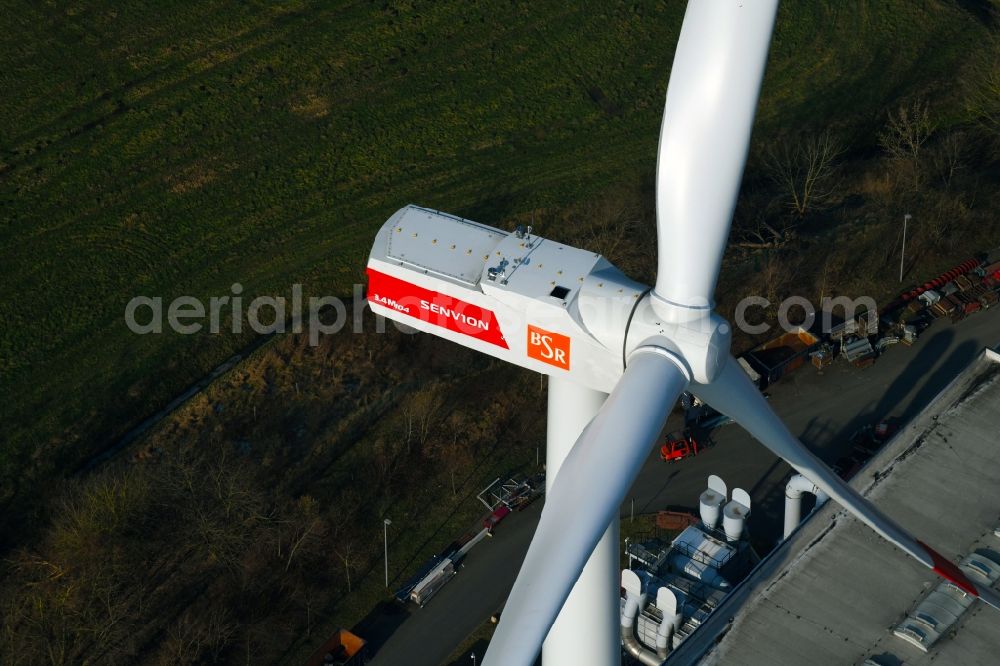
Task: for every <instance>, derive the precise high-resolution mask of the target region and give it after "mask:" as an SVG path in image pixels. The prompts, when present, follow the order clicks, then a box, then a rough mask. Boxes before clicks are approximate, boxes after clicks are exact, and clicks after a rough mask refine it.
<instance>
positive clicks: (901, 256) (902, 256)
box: [899, 213, 913, 282]
mask: <svg viewBox="0 0 1000 666" xmlns="http://www.w3.org/2000/svg"><path fill="white" fill-rule="evenodd" d="M912 219H913V216H912V215H910V214H909V213H907V214H906V215H904V216H903V251H902V252H900V253H899V281H900V282H902V281H903V261H904V260H905V259H906V223H907V222H909V221H910V220H912Z"/></svg>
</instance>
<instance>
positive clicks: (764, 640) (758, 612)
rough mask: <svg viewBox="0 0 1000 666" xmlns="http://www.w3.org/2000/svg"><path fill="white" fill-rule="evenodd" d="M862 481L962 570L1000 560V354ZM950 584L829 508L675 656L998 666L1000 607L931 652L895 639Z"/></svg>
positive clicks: (979, 609)
mask: <svg viewBox="0 0 1000 666" xmlns="http://www.w3.org/2000/svg"><path fill="white" fill-rule="evenodd" d="M852 485H853V486H854V487H855V488H857V489H858V490H860V491H861V492H862V493H863V494H864V495H866V496H867V497H868V498H869V499H871V500H872V501H873V502H874V503H875V504H877V505H878V506H879V507H880V508H881V509H882V510H883V511H885V512H886V513H887V514H888V515H890V516H892V517H893V518H895V519H897V520H898V521H899V523H900V524H902V525H903V526H904V527H905V528H907V529H908V530H910V531H911V532H912V533H913V534H915V535H916V536H917V537H918V538H920V539H922V540H924V541H925V542H926V543H928V544H930V545H931V546H932V547H934V548H935V549H937V550H938V551H939V552H941V553H942V554H943V555H945V556H946V557H949V558H952V559H953V561H954V562H955V563H956V564H957V563H959V562H960V561H961V560H963V559H965V558H966V557H967V556H968V555H970V554H972V553H976V552H977V551H978V552H979V553H984V552H985V553H987V554H988V555H989V556H990V557H991V558H992V559H993V560H994V561H997V562H1000V536H997V535H996V534H995V530H996V529H997V528H998V527H1000V355H998V354H997V353H995V352H993V351H989V350H987V351H984V352H983V353H982V354H980V355H979V356H978V357H977V359H976V360H975V361H973V363H972V364H971V365H970V366H969V367H968V368H967V369H966V370H965V371H963V372H962V374H960V375H959V376H958V377H957V378H956V379H955V380H954V381H953V382H952V383H951V384H950V385H949V386H948V388H946V389H945V390H944V391H943V392H942V393H941V394H940V395H939V396H938V397H937V398H935V400H934V401H933V402H932V403H931V404H930V405H929V406H928V407H927V408H926V409H925V410H924V411H923V412H921V413H920V414H919V415H918V416H917V417H916V418H915V419H914V420H913V421H912V422H911V423H910V424H908V425H907V426H906V427H905V428H904V429H903V430H902V431H901V432H900V433H899V434H898V435H897V436H896V437H895V438H894V439H893V440H892V441H891V442H889V444H888V445H887V446H886V447H885V449H883V450H882V451H880V452H879V453H878V454H877V455H876V456H875V457H874V458H873V459H872V460H871V461H870V463H869V464H868V465H867V466H866V467H865V468H864V469H863V470H862V471H861V472H860V473H859V474H858V475H857V476H856V477H855V478H854V479H853V481H852ZM973 559H975V558H973ZM989 561H990V560H987V563H989ZM939 582H940V579H939V578H938V577H937V576H935V575H934V574H933V573H932V572H931V571H929V570H927V569H925V568H923V567H922V566H921V565H919V564H917V563H916V562H914V561H913V560H911V559H910V558H909V557H908V556H907V555H906V554H904V553H903V552H902V551H900V550H899V549H897V548H895V547H894V546H892V545H891V544H889V543H888V542H887V541H885V540H884V539H882V538H881V537H879V536H877V535H876V534H875V533H874V532H873V531H872V530H870V529H869V528H868V527H867V526H865V525H864V524H862V523H860V522H859V521H858V520H856V519H855V518H854V517H852V516H850V515H849V514H847V513H846V512H845V511H844V510H843V509H841V508H840V507H839V506H837V505H836V504H835V503H834V502H829V503H827V504H826V505H825V506H824V507H823V508H822V509H820V511H818V512H816V514H815V515H814V516H813V517H812V518H811V519H810V520H809V521H808V522H806V523H805V524H803V525H802V526H801V527H800V529H799V530H798V531H797V532H795V533H794V534H793V535H792V537H791V538H790V539H789V540H788V541H787V542H786V543H785V544H783V545H782V546H781V547H779V548H778V549H777V550H776V552H775V553H773V554H772V556H770V557H768V558H767V559H766V560H765V561H764V563H762V565H761V566H760V567H759V568H758V570H757V571H756V572H755V573H754V574H753V575H752V576H751V577H750V578H749V579H748V580H747V581H746V582H745V583H744V585H743V586H741V587H740V588H738V589H737V590H736V591H735V592H734V593H733V594H732V595H731V597H730V598H729V599H727V600H726V602H724V603H723V605H722V606H721V607H720V608H719V610H718V611H717V612H716V613H715V614H714V615H713V617H712V619H711V620H710V621H709V623H706V625H704V626H703V627H702V628H701V629H699V631H698V632H696V633H695V635H693V636H691V637H690V638H689V639H688V640H687V641H686V642H685V643H684V644H683V645H682V646H681V647H680V648H679V649H678V651H677V652H676V653H675V654H674V655H672V657H674V658H676V659H677V660H678V662H682V663H694V662H695V661H697V660H698V659H699V658H700V659H701V663H703V664H741V665H743V666H752V665H754V664H761V665H766V666H776V665H777V666H780V665H781V664H789V665H792V664H794V665H798V664H804V663H838V664H864V663H869V664H883V665H886V666H888V665H897V664H904V663H905V664H907V666H910V665H911V664H931V663H936V664H986V663H996V659H997V654H998V653H1000V611H997V610H994V609H992V608H989V607H987V606H986V605H985V604H983V603H982V602H980V601H975V602H974V603H973V604H972V605H971V607H969V609H968V611H967V612H964V614H962V615H961V616H960V617H959V619H958V620H957V621H955V623H954V625H953V626H951V627H949V628H948V629H947V631H944V632H942V633H941V635H940V638H938V640H937V641H936V642H935V643H934V644H933V645H931V646H930V647H929V648H927V651H926V652H925V651H923V650H922V649H920V648H919V647H917V646H916V645H915V644H914V643H912V642H909V641H907V640H904V639H902V638H900V637H898V636H896V635H894V634H893V630H894V629H895V628H897V627H898V626H900V625H905V624H906V623H907V618H908V616H910V614H912V613H916V616H919V617H923V615H922V611H921V610H918V608H917V607H918V605H919V604H920V602H921V601H924V600H925V599H927V598H928V597H929V596H930V595H931V593H932V592H934V591H935V590H937V588H938V585H939ZM933 600H934V599H933V598H932V599H931V601H932V602H933ZM930 605H931V606H933V604H930ZM927 607H928V606H927V605H925V606H923V607H922V608H923V609H926V608H927ZM911 619H912V618H911ZM866 660H868V661H867V662H866ZM678 662H673V661H670V662H668V663H678Z"/></svg>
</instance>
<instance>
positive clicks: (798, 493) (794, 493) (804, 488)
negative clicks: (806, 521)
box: [781, 474, 830, 539]
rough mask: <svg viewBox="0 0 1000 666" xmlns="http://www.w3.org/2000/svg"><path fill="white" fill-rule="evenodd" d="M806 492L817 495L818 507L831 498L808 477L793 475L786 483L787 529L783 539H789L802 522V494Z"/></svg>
mask: <svg viewBox="0 0 1000 666" xmlns="http://www.w3.org/2000/svg"><path fill="white" fill-rule="evenodd" d="M805 493H809V494H811V495H813V496H815V497H816V508H817V509H818V508H819V507H821V506H823V504H824V503H825V502H826V501H827V500H828V499H830V496H829V495H827V494H826V493H825V492H823V490H822V489H821V488H820V487H819V486H817V485H816V484H814V483H813V482H812V481H810V480H809V479H807V478H806V477H804V476H802V475H801V474H794V475H792V478H790V479H788V483H787V484H785V529H784V533H783V534H782V537H781V538H782V539H787V538H788V535H790V534H791V533H792V532H794V531H795V528H796V527H798V526H799V523H800V522H802V495H803V494H805Z"/></svg>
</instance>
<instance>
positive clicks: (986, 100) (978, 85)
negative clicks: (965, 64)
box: [965, 38, 1000, 139]
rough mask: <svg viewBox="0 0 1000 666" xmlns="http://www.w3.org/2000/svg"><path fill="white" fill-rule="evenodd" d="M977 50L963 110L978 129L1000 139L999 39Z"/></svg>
mask: <svg viewBox="0 0 1000 666" xmlns="http://www.w3.org/2000/svg"><path fill="white" fill-rule="evenodd" d="M977 50H978V51H979V53H978V56H979V59H978V62H977V63H976V64H975V66H974V67H973V68H972V76H971V80H970V81H969V83H968V86H967V87H968V89H969V93H968V97H967V98H966V100H965V108H966V110H967V111H969V113H971V114H972V117H973V118H975V119H976V122H977V123H978V124H979V125H980V127H982V128H983V129H984V130H986V132H988V133H989V134H990V135H991V136H993V137H994V138H998V139H1000V39H996V38H994V39H993V41H992V42H991V43H990V44H988V45H986V46H985V47H984V48H982V49H977Z"/></svg>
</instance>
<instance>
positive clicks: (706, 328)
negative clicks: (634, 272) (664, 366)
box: [625, 293, 732, 384]
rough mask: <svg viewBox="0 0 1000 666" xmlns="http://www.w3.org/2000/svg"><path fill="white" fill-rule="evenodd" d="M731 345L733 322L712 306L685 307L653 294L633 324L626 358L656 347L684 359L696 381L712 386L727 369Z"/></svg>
mask: <svg viewBox="0 0 1000 666" xmlns="http://www.w3.org/2000/svg"><path fill="white" fill-rule="evenodd" d="M654 340H655V342H654ZM731 342H732V329H731V327H730V326H729V322H727V321H726V320H725V319H723V318H722V317H721V316H719V315H718V314H717V313H716V312H714V311H712V310H711V309H710V306H709V305H708V304H706V305H705V306H704V307H690V306H683V305H678V304H675V303H671V302H670V301H666V300H664V299H662V298H660V297H658V296H657V295H656V294H655V293H650V294H647V295H646V296H645V297H644V298H643V299H642V301H641V302H640V303H639V304H638V306H637V307H636V311H635V314H634V316H633V317H632V321H631V322H630V324H629V328H628V332H627V334H626V340H625V354H626V356H628V355H629V354H631V353H632V352H633V351H635V350H636V349H637V348H638V347H641V346H644V345H645V346H648V345H651V344H655V345H656V346H659V347H662V348H664V349H666V350H668V351H670V352H672V353H673V354H674V355H675V356H677V357H679V358H680V359H682V360H683V362H684V363H685V364H686V365H687V374H688V376H689V377H690V378H691V379H692V380H693V381H696V382H698V383H699V384H708V383H710V382H711V381H712V380H714V379H715V378H716V377H717V376H718V375H719V373H720V372H721V371H722V368H723V367H724V366H725V364H726V360H727V359H728V358H729V347H730V344H731Z"/></svg>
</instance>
